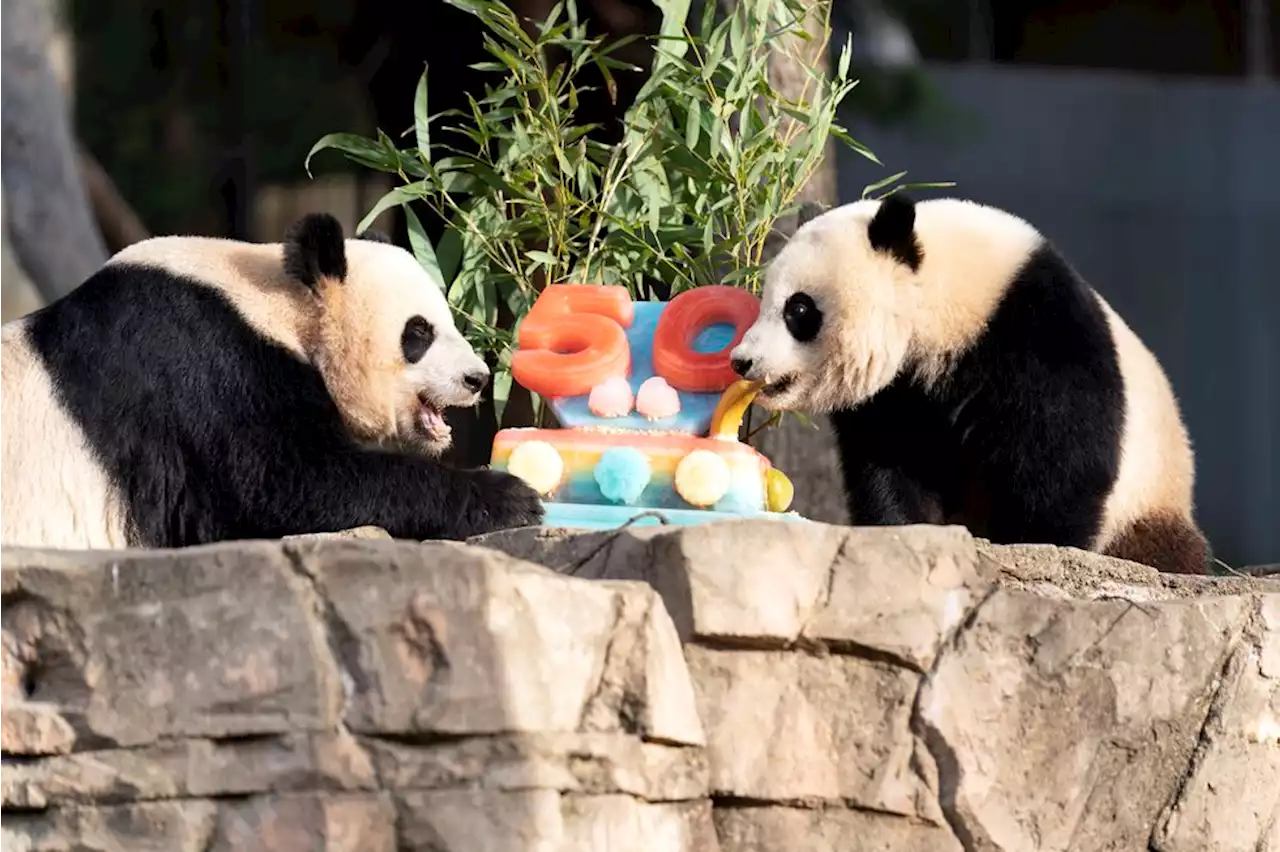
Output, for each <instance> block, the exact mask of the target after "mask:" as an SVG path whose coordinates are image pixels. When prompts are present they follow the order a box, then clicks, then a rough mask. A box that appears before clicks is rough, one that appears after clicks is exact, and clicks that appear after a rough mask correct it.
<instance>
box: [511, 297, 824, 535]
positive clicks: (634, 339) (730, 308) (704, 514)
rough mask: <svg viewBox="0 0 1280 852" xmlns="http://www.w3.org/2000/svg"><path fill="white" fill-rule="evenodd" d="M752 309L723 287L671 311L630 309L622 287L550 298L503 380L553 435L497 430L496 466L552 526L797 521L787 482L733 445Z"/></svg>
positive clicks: (675, 304) (746, 448) (649, 306)
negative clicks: (525, 396)
mask: <svg viewBox="0 0 1280 852" xmlns="http://www.w3.org/2000/svg"><path fill="white" fill-rule="evenodd" d="M759 306H760V302H759V299H758V298H757V297H755V296H753V295H751V294H750V293H748V292H746V291H745V290H740V289H738V288H735V287H724V286H714V287H701V288H698V289H694V290H689V291H686V292H684V293H681V294H680V295H678V296H676V297H675V298H674V299H672V300H671V301H670V302H633V301H632V300H631V297H630V294H629V293H628V292H627V290H626V288H625V287H618V286H601V285H592V284H556V285H552V286H549V287H547V288H546V290H544V291H543V293H542V294H541V296H540V297H539V299H538V301H537V302H536V303H535V305H534V307H533V309H532V310H531V311H530V312H529V314H528V316H527V317H526V318H525V320H524V322H523V323H522V324H521V327H520V330H519V335H518V338H517V344H518V348H517V351H516V353H515V355H514V357H513V358H512V363H511V371H512V376H513V378H514V380H515V381H516V382H518V383H519V384H520V385H522V386H524V387H525V388H527V389H528V390H530V391H531V392H533V393H537V394H539V395H541V396H542V397H543V399H544V400H545V401H546V402H547V403H548V404H549V405H550V406H551V409H552V411H553V412H554V413H555V415H556V418H557V420H558V421H559V423H560V424H561V428H555V429H539V428H518V429H504V430H502V431H500V432H499V433H498V434H497V436H495V438H494V444H493V456H492V464H491V467H492V468H493V469H495V470H503V471H506V472H508V473H511V474H514V475H515V476H517V477H520V478H521V479H523V480H524V481H525V482H527V483H528V484H529V485H530V486H532V487H533V488H534V490H536V491H537V492H538V493H539V494H540V495H542V499H543V506H544V509H545V512H546V515H545V518H544V520H543V523H544V524H545V525H547V526H561V527H574V528H583V529H609V528H613V527H617V526H620V525H622V524H627V523H635V524H646V523H660V522H663V521H665V522H667V523H671V524H677V525H685V524H696V523H705V522H708V521H714V520H725V519H731V518H741V517H748V516H767V517H773V518H787V519H791V520H795V519H798V517H799V516H797V515H796V514H795V513H790V512H787V509H788V507H789V506H790V503H791V497H792V486H791V483H790V481H789V480H788V479H787V477H786V476H785V475H783V474H782V472H781V471H779V470H777V469H775V468H774V467H773V465H772V464H771V463H770V462H769V460H768V459H767V458H765V457H764V456H763V455H761V454H760V453H759V452H758V451H756V450H755V449H754V448H752V447H751V446H750V445H748V444H745V443H741V442H740V441H739V440H738V432H739V427H740V425H741V423H742V419H743V416H744V414H745V413H746V410H747V407H748V406H749V405H750V404H751V401H752V399H753V398H754V397H755V394H756V392H757V389H758V388H757V386H756V385H755V384H754V383H752V382H747V381H742V380H739V379H738V377H737V376H736V375H735V374H734V373H733V368H732V367H731V366H730V364H729V352H730V351H731V350H732V349H733V346H734V345H736V343H737V342H738V341H739V340H740V339H741V337H742V335H743V333H744V332H745V331H746V329H747V328H748V327H749V326H750V325H751V323H752V322H754V321H755V318H756V316H757V315H758V313H759Z"/></svg>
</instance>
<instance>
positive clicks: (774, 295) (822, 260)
mask: <svg viewBox="0 0 1280 852" xmlns="http://www.w3.org/2000/svg"><path fill="white" fill-rule="evenodd" d="M731 363H732V365H733V368H734V370H735V371H737V373H738V374H740V375H741V376H743V377H745V378H747V379H751V380H755V381H757V382H760V383H762V390H761V392H760V394H759V396H758V397H757V401H758V402H759V404H760V405H762V406H764V407H766V408H770V409H781V410H807V411H812V412H817V413H830V414H831V417H832V420H833V422H834V425H835V428H836V435H837V441H838V446H839V451H840V455H841V462H842V468H843V473H844V482H845V487H846V493H847V496H848V503H849V512H850V517H851V519H852V521H853V522H854V523H856V524H862V525H882V524H883V525H900V524H914V523H958V524H963V525H965V526H967V527H968V528H969V529H970V530H971V531H972V532H973V533H974V534H975V535H980V536H983V537H985V538H987V539H989V540H991V541H993V542H996V543H1043V544H1054V545H1059V546H1070V547H1076V548H1082V549H1089V550H1094V551H1098V552H1101V553H1105V554H1108V555H1112V556H1116V557H1120V558H1123V559H1128V560H1131V561H1135V562H1140V563H1144V564H1147V565H1151V566H1154V567H1156V568H1158V569H1161V570H1164V571H1168V572H1179V573H1202V572H1203V571H1204V570H1205V568H1206V562H1207V560H1208V559H1209V548H1208V543H1207V542H1206V540H1205V538H1204V536H1203V535H1202V534H1201V532H1200V530H1199V529H1198V527H1197V525H1196V523H1195V521H1194V519H1193V512H1192V509H1193V506H1192V487H1193V482H1194V465H1193V456H1192V450H1191V446H1190V442H1189V440H1188V437H1187V432H1186V429H1185V427H1184V425H1183V421H1182V418H1181V416H1180V413H1179V409H1178V404H1177V401H1176V399H1175V397H1174V394H1173V391H1172V389H1171V387H1170V384H1169V381H1168V379H1167V378H1166V376H1165V374H1164V371H1163V370H1162V368H1161V366H1160V364H1159V363H1158V362H1157V361H1156V358H1155V357H1154V355H1152V353H1151V352H1150V351H1149V350H1148V349H1147V348H1146V347H1145V346H1144V345H1143V344H1142V342H1141V341H1140V340H1139V339H1138V337H1137V336H1136V335H1135V334H1134V332H1133V331H1132V330H1130V328H1129V327H1128V326H1127V325H1125V323H1124V321H1123V320H1121V318H1120V317H1119V316H1118V315H1117V314H1116V312H1115V311H1114V310H1112V308H1111V307H1110V306H1109V305H1108V304H1107V302H1106V301H1105V300H1104V299H1103V298H1102V297H1101V296H1100V295H1099V294H1098V293H1097V292H1095V291H1094V290H1093V289H1092V288H1091V287H1089V286H1088V285H1087V284H1086V283H1085V282H1084V281H1083V280H1082V279H1081V277H1080V276H1079V275H1078V274H1077V273H1076V272H1075V270H1074V269H1073V268H1072V267H1071V266H1070V265H1069V264H1068V262H1067V261H1066V260H1064V259H1063V257H1062V255H1061V254H1060V253H1059V252H1058V251H1057V250H1056V249H1055V247H1054V246H1053V245H1052V244H1051V243H1050V242H1049V241H1048V240H1047V239H1046V238H1045V237H1044V236H1043V235H1042V234H1040V233H1039V232H1038V231H1037V230H1036V229H1035V228H1034V227H1032V226H1031V225H1030V224H1028V223H1027V222H1025V221H1023V220H1022V219H1020V218H1018V217H1016V216H1014V215H1012V214H1010V213H1008V212H1005V211H1003V210H999V209H996V208H993V207H989V206H985V205H980V204H977V203H973V202H970V201H964V200H958V199H936V200H932V199H931V200H926V201H921V202H920V203H918V204H917V203H913V202H912V201H911V200H909V199H908V198H906V197H904V196H903V195H902V194H901V193H895V194H893V195H891V196H889V197H888V198H886V199H884V200H883V201H875V200H864V201H858V202H855V203H851V204H846V205H843V206H840V207H836V208H833V209H831V210H829V211H827V212H825V213H822V214H820V215H819V216H817V217H816V218H814V219H812V220H810V221H809V222H807V223H806V224H805V225H803V226H802V227H800V228H799V229H797V231H796V233H795V235H794V236H793V238H792V239H791V240H790V241H789V242H788V244H787V245H786V246H785V247H784V248H783V249H782V250H781V251H780V252H779V253H778V255H777V257H776V258H775V259H774V260H773V261H772V263H771V264H770V265H769V267H768V269H767V270H766V273H765V279H764V287H763V294H762V304H761V309H760V314H759V317H758V319H757V320H756V322H755V323H754V324H753V325H752V326H751V327H750V328H749V329H748V330H747V332H746V333H745V334H744V336H743V338H742V340H741V341H740V343H739V344H738V345H737V346H736V347H735V348H734V349H733V351H732V352H731Z"/></svg>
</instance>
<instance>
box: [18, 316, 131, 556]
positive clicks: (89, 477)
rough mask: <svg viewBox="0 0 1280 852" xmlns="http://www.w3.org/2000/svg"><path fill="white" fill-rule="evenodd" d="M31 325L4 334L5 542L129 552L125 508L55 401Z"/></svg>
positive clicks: (77, 429)
mask: <svg viewBox="0 0 1280 852" xmlns="http://www.w3.org/2000/svg"><path fill="white" fill-rule="evenodd" d="M26 322H27V321H26V320H25V319H18V320H14V321H13V322H9V323H5V325H4V328H3V330H2V331H0V351H2V353H3V354H2V356H0V357H2V358H3V361H2V362H0V387H2V388H3V394H4V401H3V418H4V423H3V426H2V427H0V477H2V480H0V486H2V487H0V541H3V542H4V544H5V545H6V546H19V547H63V548H75V549H93V548H100V549H110V548H119V547H125V546H126V540H125V532H124V511H123V508H122V506H121V504H120V502H119V500H118V499H116V496H115V492H114V489H113V488H112V487H111V484H110V482H109V481H108V479H107V476H106V473H105V472H104V471H103V470H102V468H101V467H100V466H99V465H98V464H97V462H95V461H94V459H93V457H92V455H91V454H90V452H89V447H88V444H87V442H86V440H85V436H84V433H83V432H82V431H81V429H80V427H79V426H77V425H76V424H75V422H74V421H73V420H72V419H71V418H70V417H69V416H68V415H67V413H66V411H65V410H64V409H63V408H62V406H61V405H60V404H59V403H58V401H57V399H56V398H55V397H54V389H53V385H52V383H51V381H50V378H49V374H48V372H46V371H45V369H44V366H43V365H42V364H41V363H40V361H39V358H38V357H37V356H36V354H35V352H33V351H32V350H31V347H30V346H28V345H27V343H26V340H25V338H24V336H23V332H24V327H25V325H26ZM33 466H34V467H33ZM33 471H38V475H33Z"/></svg>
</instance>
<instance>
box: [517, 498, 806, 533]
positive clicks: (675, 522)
mask: <svg viewBox="0 0 1280 852" xmlns="http://www.w3.org/2000/svg"><path fill="white" fill-rule="evenodd" d="M542 508H543V509H545V510H546V516H545V517H544V518H543V519H542V525H543V526H544V527H565V528H567V529H578V530H613V529H617V528H619V527H621V526H624V525H626V526H631V527H649V526H656V525H658V524H661V523H662V522H663V520H665V521H666V523H667V524H668V525H670V526H676V527H688V526H693V525H694V524H709V523H711V522H712V521H740V520H743V519H744V518H758V519H763V520H773V521H790V522H793V523H795V522H806V523H807V522H808V519H806V518H802V517H800V516H799V515H797V514H796V513H795V512H715V511H710V510H702V509H647V508H644V507H642V506H601V505H593V504H590V503H548V502H545V501H544V502H543V504H542ZM628 521H630V522H631V523H628Z"/></svg>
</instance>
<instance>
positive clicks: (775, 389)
mask: <svg viewBox="0 0 1280 852" xmlns="http://www.w3.org/2000/svg"><path fill="white" fill-rule="evenodd" d="M795 383H796V374H795V373H791V374H790V375H786V376H783V377H782V378H780V379H778V380H777V381H776V382H770V383H768V384H767V385H765V386H764V387H762V388H761V389H760V395H761V396H766V397H768V396H779V395H781V394H784V393H786V392H787V391H789V390H790V389H791V386H792V385H794V384H795Z"/></svg>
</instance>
